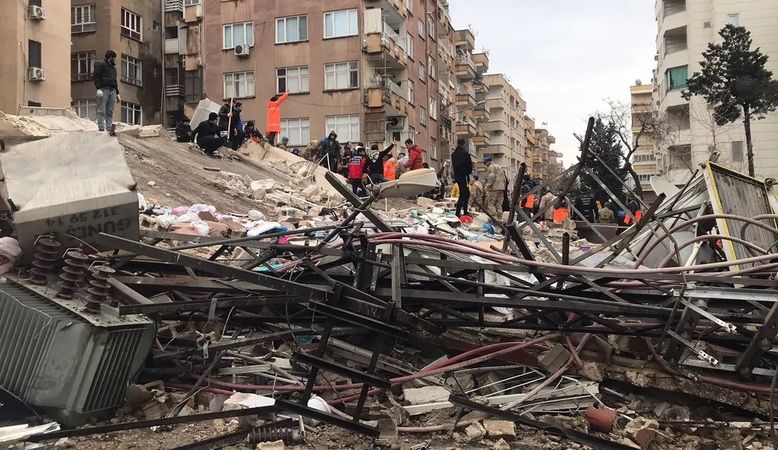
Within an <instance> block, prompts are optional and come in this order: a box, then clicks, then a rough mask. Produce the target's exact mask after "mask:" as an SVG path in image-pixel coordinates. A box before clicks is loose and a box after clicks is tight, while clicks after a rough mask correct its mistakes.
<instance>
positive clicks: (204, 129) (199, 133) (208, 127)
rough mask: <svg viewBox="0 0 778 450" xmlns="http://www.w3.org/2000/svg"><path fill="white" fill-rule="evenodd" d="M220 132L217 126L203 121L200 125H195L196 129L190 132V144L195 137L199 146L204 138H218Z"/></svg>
mask: <svg viewBox="0 0 778 450" xmlns="http://www.w3.org/2000/svg"><path fill="white" fill-rule="evenodd" d="M220 132H221V129H219V126H218V125H215V124H213V123H211V122H209V121H207V120H203V121H202V122H200V125H197V128H195V129H194V130H193V131H192V142H194V140H195V137H197V144H198V145H199V144H200V142H201V141H202V139H203V138H204V137H207V136H219V133H220Z"/></svg>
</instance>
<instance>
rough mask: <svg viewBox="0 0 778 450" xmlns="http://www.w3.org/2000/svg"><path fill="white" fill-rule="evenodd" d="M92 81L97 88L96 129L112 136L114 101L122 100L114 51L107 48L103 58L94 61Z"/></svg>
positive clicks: (113, 132) (113, 133)
mask: <svg viewBox="0 0 778 450" xmlns="http://www.w3.org/2000/svg"><path fill="white" fill-rule="evenodd" d="M94 83H95V88H96V89H97V129H98V131H108V132H109V133H111V136H114V135H115V134H116V133H115V131H114V124H113V110H114V107H115V106H116V103H117V102H121V101H122V98H121V96H120V95H119V84H118V83H117V81H116V52H115V51H113V50H108V51H107V52H105V59H103V60H102V61H97V62H95V68H94Z"/></svg>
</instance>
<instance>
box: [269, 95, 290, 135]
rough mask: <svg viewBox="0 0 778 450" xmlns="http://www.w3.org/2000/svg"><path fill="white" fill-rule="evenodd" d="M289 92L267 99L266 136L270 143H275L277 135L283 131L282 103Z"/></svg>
mask: <svg viewBox="0 0 778 450" xmlns="http://www.w3.org/2000/svg"><path fill="white" fill-rule="evenodd" d="M287 97H289V93H288V92H284V93H283V94H281V95H274V96H273V97H271V98H270V100H268V101H267V122H266V124H265V137H266V138H267V141H268V142H269V143H270V145H275V142H276V136H278V133H280V132H281V105H283V104H284V102H285V101H286V99H287Z"/></svg>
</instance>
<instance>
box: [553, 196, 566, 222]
mask: <svg viewBox="0 0 778 450" xmlns="http://www.w3.org/2000/svg"><path fill="white" fill-rule="evenodd" d="M568 217H570V210H569V209H568V208H567V201H566V200H565V199H564V198H563V197H562V196H559V197H557V199H556V201H555V202H554V223H555V224H559V225H561V224H563V223H565V221H566V220H567V218H568Z"/></svg>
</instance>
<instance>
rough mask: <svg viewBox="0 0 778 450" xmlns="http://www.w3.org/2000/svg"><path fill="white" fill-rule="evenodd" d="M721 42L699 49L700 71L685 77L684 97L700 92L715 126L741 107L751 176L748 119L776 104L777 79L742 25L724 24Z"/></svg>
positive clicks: (733, 117)
mask: <svg viewBox="0 0 778 450" xmlns="http://www.w3.org/2000/svg"><path fill="white" fill-rule="evenodd" d="M719 35H720V36H721V37H722V38H723V41H722V42H721V43H711V44H708V49H707V50H706V51H704V52H703V53H702V56H703V57H704V58H705V60H704V61H701V62H700V67H701V71H700V72H695V73H694V74H693V75H692V76H691V78H689V80H688V82H687V85H688V90H687V91H684V92H683V96H684V98H686V99H687V100H688V99H689V98H690V97H691V96H692V95H700V96H702V97H704V98H705V100H706V101H707V102H708V103H709V104H710V105H712V106H713V107H714V110H713V112H714V118H715V120H716V123H717V124H718V125H719V126H722V125H725V124H727V123H732V122H735V121H736V120H737V119H739V118H740V114H741V111H742V114H743V126H744V128H745V132H746V148H747V149H748V174H749V175H751V176H754V145H753V142H752V141H751V119H752V118H755V119H762V118H763V117H764V115H765V114H767V113H768V112H771V111H775V109H776V106H778V81H776V80H773V79H772V75H773V73H772V72H770V71H769V70H767V69H765V64H766V63H767V55H765V54H763V53H762V52H761V51H760V50H759V48H758V47H757V48H756V49H754V50H751V44H752V39H751V33H750V32H749V31H748V30H746V29H745V27H736V26H734V25H726V26H725V27H724V28H722V30H721V31H719Z"/></svg>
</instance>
